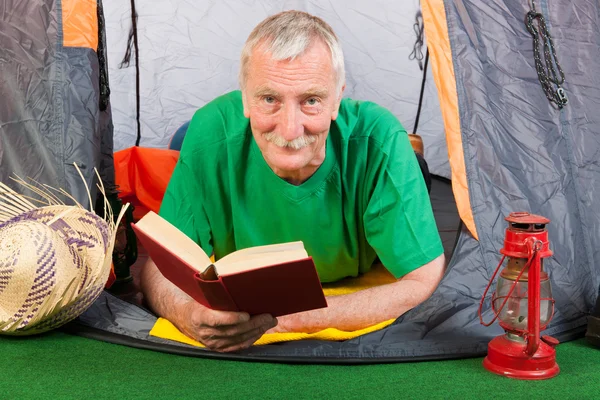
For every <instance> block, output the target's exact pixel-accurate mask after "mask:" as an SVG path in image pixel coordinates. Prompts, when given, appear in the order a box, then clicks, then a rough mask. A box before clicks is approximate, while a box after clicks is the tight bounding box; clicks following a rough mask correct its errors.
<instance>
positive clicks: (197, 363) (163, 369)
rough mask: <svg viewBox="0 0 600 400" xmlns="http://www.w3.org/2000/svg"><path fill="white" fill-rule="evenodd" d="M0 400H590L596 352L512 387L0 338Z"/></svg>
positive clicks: (55, 338) (428, 365)
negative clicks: (541, 378)
mask: <svg viewBox="0 0 600 400" xmlns="http://www.w3.org/2000/svg"><path fill="white" fill-rule="evenodd" d="M0 354H2V363H0V377H1V378H0V398H1V399H30V398H31V399H46V398H47V399H130V398H131V399H166V398H169V399H170V398H173V399H187V398H194V399H221V398H226V399H293V400H298V399H337V398H339V399H370V398H373V399H528V400H530V399H561V400H564V399H593V398H600V350H599V349H596V348H594V347H591V346H590V345H588V344H587V343H586V342H585V340H583V339H581V340H577V341H573V342H568V343H564V344H561V345H559V346H558V347H557V358H558V363H559V366H560V368H561V373H560V375H558V376H557V377H556V378H553V379H550V380H545V381H517V380H512V379H508V378H504V377H500V376H496V375H493V374H491V373H489V372H487V371H486V370H484V369H483V367H482V365H481V361H482V359H481V358H474V359H465V360H451V361H435V362H419V363H401V364H381V365H366V366H329V365H286V364H269V363H249V362H236V361H218V360H206V359H202V358H191V357H184V356H176V355H170V354H163V353H157V352H153V351H149V350H139V349H134V348H129V347H125V346H118V345H113V344H109V343H104V342H99V341H95V340H91V339H85V338H81V337H77V336H70V335H67V334H64V333H60V332H53V333H50V334H46V335H42V336H38V337H32V338H11V337H0Z"/></svg>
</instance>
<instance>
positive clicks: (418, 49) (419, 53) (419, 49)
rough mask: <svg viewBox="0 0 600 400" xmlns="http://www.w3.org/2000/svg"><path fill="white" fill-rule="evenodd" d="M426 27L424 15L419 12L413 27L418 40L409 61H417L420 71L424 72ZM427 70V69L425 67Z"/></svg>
mask: <svg viewBox="0 0 600 400" xmlns="http://www.w3.org/2000/svg"><path fill="white" fill-rule="evenodd" d="M424 27H425V25H424V24H423V14H421V11H420V10H419V11H417V15H416V16H415V23H414V25H413V29H414V30H415V34H416V35H417V40H416V41H415V45H414V47H413V51H412V52H411V53H410V55H409V56H408V59H409V60H417V62H418V63H419V69H420V70H421V71H423V43H424V41H423V28H424ZM425 68H427V67H425Z"/></svg>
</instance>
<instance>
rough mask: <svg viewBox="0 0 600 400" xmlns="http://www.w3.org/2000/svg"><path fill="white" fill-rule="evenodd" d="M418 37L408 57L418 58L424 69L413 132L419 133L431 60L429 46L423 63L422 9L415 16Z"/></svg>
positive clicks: (422, 69)
mask: <svg viewBox="0 0 600 400" xmlns="http://www.w3.org/2000/svg"><path fill="white" fill-rule="evenodd" d="M413 28H414V30H415V34H416V35H417V39H416V41H415V45H414V48H413V51H412V52H411V53H410V55H409V56H408V58H409V59H410V60H417V61H418V63H419V68H420V69H421V71H423V78H422V80H421V94H420V95H419V106H418V107H417V116H416V118H415V126H414V127H413V130H412V133H415V134H416V133H417V129H418V127H419V118H420V117H421V107H422V106H423V94H424V93H425V81H426V79H427V64H428V62H429V48H427V50H426V51H425V63H423V45H424V37H423V35H424V28H425V25H424V24H423V15H422V14H421V11H420V10H419V11H417V15H416V16H415V23H414V25H413Z"/></svg>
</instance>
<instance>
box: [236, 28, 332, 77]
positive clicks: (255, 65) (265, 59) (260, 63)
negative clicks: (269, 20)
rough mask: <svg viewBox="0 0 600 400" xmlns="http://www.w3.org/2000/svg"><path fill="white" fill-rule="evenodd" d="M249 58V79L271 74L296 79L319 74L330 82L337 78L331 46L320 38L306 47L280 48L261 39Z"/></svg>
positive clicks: (247, 74) (247, 75)
mask: <svg viewBox="0 0 600 400" xmlns="http://www.w3.org/2000/svg"><path fill="white" fill-rule="evenodd" d="M248 61H249V62H248V69H247V73H246V81H248V79H252V78H257V77H262V78H268V77H269V75H276V76H278V77H282V76H283V77H285V76H286V75H289V76H290V78H291V77H293V78H294V79H298V78H302V77H304V78H309V77H310V76H319V77H321V78H325V81H326V83H327V84H328V83H329V81H331V82H333V83H335V81H336V78H337V74H336V71H335V68H334V67H333V60H332V55H331V51H330V49H329V46H327V44H326V43H325V42H324V41H322V40H321V39H318V38H317V39H314V40H312V41H311V42H310V44H308V45H306V46H303V48H300V47H298V48H295V49H294V48H292V49H280V50H277V49H275V50H273V49H272V46H271V43H270V42H269V41H262V42H259V43H258V44H257V45H256V46H254V48H253V49H252V51H251V53H250V57H249V60H248ZM261 80H262V79H261Z"/></svg>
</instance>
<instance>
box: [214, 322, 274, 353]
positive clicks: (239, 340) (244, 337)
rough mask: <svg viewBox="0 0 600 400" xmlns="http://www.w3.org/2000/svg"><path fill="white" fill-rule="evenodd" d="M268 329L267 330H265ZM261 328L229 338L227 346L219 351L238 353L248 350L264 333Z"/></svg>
mask: <svg viewBox="0 0 600 400" xmlns="http://www.w3.org/2000/svg"><path fill="white" fill-rule="evenodd" d="M267 329H268V328H267ZM265 331H266V329H264V328H263V327H260V328H255V329H253V330H251V331H249V332H246V333H243V334H241V335H239V336H236V337H235V338H230V341H229V344H228V345H225V346H224V347H223V348H222V349H221V350H219V351H223V352H231V351H238V350H242V349H245V348H248V347H250V346H252V345H253V344H254V342H256V341H257V340H258V339H260V337H261V336H262V335H263V334H264V333H265Z"/></svg>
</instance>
